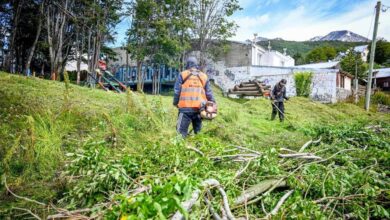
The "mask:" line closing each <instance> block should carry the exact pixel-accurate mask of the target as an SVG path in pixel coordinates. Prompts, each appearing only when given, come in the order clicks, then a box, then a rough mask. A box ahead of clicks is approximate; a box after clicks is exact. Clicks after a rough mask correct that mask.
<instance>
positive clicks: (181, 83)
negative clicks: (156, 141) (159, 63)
mask: <svg viewBox="0 0 390 220" xmlns="http://www.w3.org/2000/svg"><path fill="white" fill-rule="evenodd" d="M207 101H211V102H214V103H215V99H214V96H213V91H212V90H211V86H210V82H209V78H208V76H207V74H205V73H203V72H201V71H200V70H199V68H198V61H197V59H196V58H195V57H189V58H188V59H187V61H186V70H185V71H183V72H181V73H180V74H179V75H178V77H177V79H176V83H175V95H174V98H173V105H174V106H176V107H177V108H178V109H179V117H178V120H177V124H176V130H177V132H178V133H179V134H181V135H182V136H183V137H184V138H185V137H187V135H188V128H189V126H190V124H191V123H192V126H193V129H194V132H195V134H197V133H199V132H200V130H201V129H202V117H201V115H200V109H201V106H202V105H205V103H206V102H207Z"/></svg>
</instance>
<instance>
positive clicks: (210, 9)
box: [190, 0, 241, 67]
mask: <svg viewBox="0 0 390 220" xmlns="http://www.w3.org/2000/svg"><path fill="white" fill-rule="evenodd" d="M191 7H192V13H191V14H190V16H192V19H193V22H194V24H195V27H194V28H193V29H192V30H191V33H192V38H193V39H194V40H195V41H196V46H197V47H198V49H199V51H200V65H201V66H202V67H204V65H205V55H206V53H207V51H208V50H212V47H210V46H211V45H212V41H214V40H216V41H224V40H226V39H227V38H229V37H232V36H234V32H235V30H236V29H237V25H236V24H235V23H234V22H233V21H229V20H228V17H230V16H232V15H233V13H234V12H236V11H237V10H240V9H241V8H240V6H239V3H238V0H193V1H191Z"/></svg>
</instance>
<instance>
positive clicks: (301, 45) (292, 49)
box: [258, 40, 367, 64]
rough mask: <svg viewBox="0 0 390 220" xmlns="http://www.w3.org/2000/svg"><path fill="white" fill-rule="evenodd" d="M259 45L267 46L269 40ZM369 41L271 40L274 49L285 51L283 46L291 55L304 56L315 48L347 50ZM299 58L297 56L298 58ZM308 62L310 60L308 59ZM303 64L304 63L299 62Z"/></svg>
mask: <svg viewBox="0 0 390 220" xmlns="http://www.w3.org/2000/svg"><path fill="white" fill-rule="evenodd" d="M258 44H259V45H261V46H263V47H264V48H267V46H268V41H260V42H259V43H258ZM366 44H367V43H364V42H363V43H362V42H341V41H285V40H271V46H272V49H273V50H277V51H279V52H282V51H283V48H287V54H288V55H290V56H291V57H294V56H296V55H297V54H299V55H300V56H302V57H304V58H305V57H306V55H307V54H308V53H309V52H310V51H312V50H313V49H315V48H318V47H325V46H328V47H333V48H334V49H335V50H336V52H340V51H341V52H345V51H347V49H349V48H351V47H356V46H359V45H366ZM296 59H297V58H296ZM307 62H308V61H307ZM304 63H305V62H304ZM298 64H303V63H298Z"/></svg>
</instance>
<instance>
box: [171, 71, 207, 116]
mask: <svg viewBox="0 0 390 220" xmlns="http://www.w3.org/2000/svg"><path fill="white" fill-rule="evenodd" d="M181 77H182V79H183V81H184V82H183V84H182V85H181V92H180V99H179V104H178V107H179V108H195V109H200V107H201V105H202V103H206V102H207V98H206V92H205V89H204V88H205V86H206V82H207V75H206V74H204V73H202V72H201V71H198V70H186V71H183V72H182V73H181Z"/></svg>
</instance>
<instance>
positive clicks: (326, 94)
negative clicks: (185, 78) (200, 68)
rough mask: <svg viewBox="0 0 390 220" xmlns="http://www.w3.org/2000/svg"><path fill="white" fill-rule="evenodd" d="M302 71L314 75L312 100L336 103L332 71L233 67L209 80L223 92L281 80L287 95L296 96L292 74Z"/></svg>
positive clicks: (334, 76)
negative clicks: (251, 83) (242, 85)
mask: <svg viewBox="0 0 390 220" xmlns="http://www.w3.org/2000/svg"><path fill="white" fill-rule="evenodd" d="M302 71H311V72H313V73H314V76H313V82H312V86H311V87H312V92H311V94H310V97H311V98H312V99H313V100H316V101H321V102H324V103H334V102H336V101H337V91H336V75H337V74H336V73H337V70H334V69H302V68H293V67H290V68H289V67H284V68H283V67H263V66H249V67H234V68H226V70H225V71H223V72H222V74H220V75H219V76H213V75H210V78H212V79H213V80H214V81H215V83H216V84H217V85H218V86H219V87H221V88H222V90H223V91H224V92H227V91H228V90H229V89H232V88H233V87H234V86H235V85H237V84H240V83H241V82H246V81H248V80H254V79H258V80H260V81H264V82H265V83H266V84H268V85H271V86H272V87H273V86H274V85H275V84H276V83H278V82H279V81H280V80H281V79H286V80H287V87H286V88H287V91H286V92H287V95H288V96H296V88H295V81H294V73H296V72H302Z"/></svg>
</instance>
